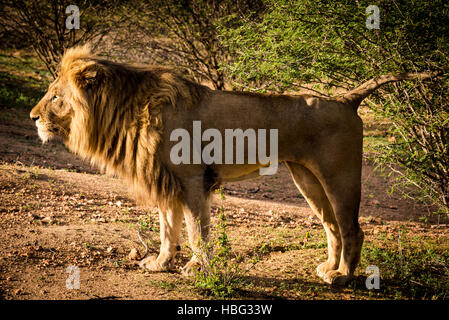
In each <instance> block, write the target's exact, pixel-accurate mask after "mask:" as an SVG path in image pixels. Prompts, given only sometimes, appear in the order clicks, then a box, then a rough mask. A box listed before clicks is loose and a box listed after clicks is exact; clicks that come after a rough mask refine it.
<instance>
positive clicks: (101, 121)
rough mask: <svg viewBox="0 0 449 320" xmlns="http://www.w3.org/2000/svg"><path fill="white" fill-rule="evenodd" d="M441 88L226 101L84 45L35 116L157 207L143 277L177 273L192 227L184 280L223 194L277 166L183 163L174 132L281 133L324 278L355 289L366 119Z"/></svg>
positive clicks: (45, 132) (71, 52) (49, 133)
mask: <svg viewBox="0 0 449 320" xmlns="http://www.w3.org/2000/svg"><path fill="white" fill-rule="evenodd" d="M429 77H430V75H429V74H426V73H423V74H412V73H401V74H397V75H384V76H380V77H378V78H375V79H372V80H369V81H367V82H365V83H364V84H362V85H361V86H359V87H358V88H356V89H354V90H351V91H349V92H347V93H346V94H344V95H341V96H338V97H334V98H324V97H318V96H314V95H282V94H257V93H248V92H233V91H216V90H212V89H210V88H208V87H206V86H203V85H200V84H198V83H195V82H193V81H191V80H189V79H187V78H185V77H183V76H182V75H181V74H180V73H178V72H176V71H175V70H173V69H172V68H168V67H162V66H135V65H129V64H123V63H117V62H112V61H108V60H106V59H104V58H102V57H99V56H97V55H95V54H94V53H93V52H91V50H90V48H89V46H81V47H74V48H71V49H68V50H67V51H66V53H65V54H64V55H63V57H62V60H61V63H60V67H59V73H58V77H57V78H56V80H55V81H54V82H53V83H52V84H50V86H49V88H48V91H47V93H46V94H45V95H44V97H43V98H42V99H41V100H40V102H39V103H38V104H37V105H36V106H35V107H34V108H33V109H32V111H31V113H30V117H31V119H32V120H33V121H34V122H35V123H36V126H37V129H38V134H39V136H40V138H41V140H42V141H43V142H46V141H47V140H49V139H52V138H55V137H60V138H62V140H63V142H64V144H65V145H66V146H67V147H68V149H69V150H71V151H72V152H74V153H75V154H77V155H79V156H81V157H82V158H84V159H89V160H90V161H91V162H92V163H93V164H95V165H97V166H99V167H100V168H102V169H104V170H105V171H106V172H109V173H112V174H114V175H117V176H119V177H121V178H122V179H123V180H124V181H126V182H127V183H128V184H129V185H130V187H131V190H132V192H133V194H134V195H135V196H136V197H137V198H138V199H141V200H144V201H147V202H148V203H154V204H156V205H157V207H158V208H159V218H160V240H161V245H160V252H159V254H158V255H157V256H149V257H147V258H145V259H143V260H142V261H140V263H139V264H140V266H141V267H142V268H146V269H148V270H150V271H155V272H156V271H168V270H170V269H173V267H174V260H175V257H176V255H177V253H178V252H179V251H180V250H181V247H180V232H181V228H182V221H183V218H184V219H185V221H186V227H187V233H188V240H189V243H190V246H191V248H192V251H193V256H192V258H191V260H190V261H189V262H188V263H187V264H186V265H185V266H184V267H183V268H182V272H183V273H184V274H192V273H194V272H196V270H197V268H198V264H199V257H201V256H202V255H203V254H204V252H202V251H203V250H205V249H203V248H204V247H205V246H200V245H199V243H200V241H199V240H201V241H202V243H206V242H207V241H208V239H209V229H210V202H211V194H212V191H213V190H214V189H215V188H217V187H218V186H220V185H221V184H223V183H225V182H228V181H238V180H243V179H248V178H253V177H255V176H258V175H259V174H260V173H259V171H258V170H259V169H260V168H261V167H264V166H267V163H259V162H257V163H246V162H245V163H243V164H226V163H225V164H223V163H212V164H210V163H209V164H206V163H204V162H201V163H199V164H198V163H196V164H189V163H181V164H174V163H173V161H171V159H170V151H171V149H172V147H173V146H174V144H175V142H174V141H172V140H171V139H170V135H171V132H172V131H173V130H175V129H176V128H184V129H185V130H187V131H188V132H190V133H192V122H193V121H201V124H202V126H203V127H204V128H214V129H216V130H218V131H219V132H224V131H225V130H226V129H227V128H241V129H243V130H246V129H249V128H259V129H260V128H265V129H274V128H275V129H277V130H278V140H277V146H278V161H279V162H284V163H285V165H286V166H287V168H288V169H289V172H290V174H291V176H292V178H293V181H294V183H295V185H296V186H297V187H298V189H299V190H300V192H301V193H302V194H303V195H304V198H305V199H306V200H307V202H308V204H309V205H310V207H311V209H312V210H313V212H314V213H315V214H316V215H317V216H318V217H319V219H320V220H321V222H322V225H323V227H324V229H325V231H326V235H327V248H328V258H327V260H326V261H325V262H323V263H321V264H320V265H319V266H318V267H317V270H316V271H317V274H318V276H319V277H321V278H322V279H323V280H324V281H325V282H326V283H329V284H337V285H344V284H345V283H347V282H348V281H349V280H351V279H353V277H354V271H355V269H356V266H357V264H358V262H359V258H360V253H361V248H362V244H363V238H364V233H363V231H362V230H361V228H360V226H359V223H358V214H359V205H360V198H361V168H362V139H363V134H362V120H361V119H360V117H359V116H358V115H357V108H358V106H359V105H360V103H361V102H362V101H363V99H364V98H365V97H367V96H368V95H369V94H371V93H372V92H374V91H375V90H376V89H377V88H379V87H380V86H381V85H383V84H386V83H389V82H393V81H399V80H413V79H416V78H421V79H427V78H429ZM245 148H248V146H246V147H245Z"/></svg>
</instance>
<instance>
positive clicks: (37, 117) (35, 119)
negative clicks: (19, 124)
mask: <svg viewBox="0 0 449 320" xmlns="http://www.w3.org/2000/svg"><path fill="white" fill-rule="evenodd" d="M30 117H31V120H33V121H34V122H36V121H37V120H39V116H34V117H33V115H31V114H30Z"/></svg>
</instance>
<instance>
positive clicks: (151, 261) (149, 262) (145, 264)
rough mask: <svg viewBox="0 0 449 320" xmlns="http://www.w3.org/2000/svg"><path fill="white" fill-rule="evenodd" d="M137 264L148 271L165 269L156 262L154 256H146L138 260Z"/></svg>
mask: <svg viewBox="0 0 449 320" xmlns="http://www.w3.org/2000/svg"><path fill="white" fill-rule="evenodd" d="M139 266H140V267H141V268H143V269H146V270H149V271H154V272H157V271H165V268H163V267H162V266H161V265H160V264H159V263H158V262H157V257H156V256H150V257H147V258H145V259H143V260H141V261H140V262H139Z"/></svg>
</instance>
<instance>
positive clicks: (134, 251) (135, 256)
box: [128, 248, 140, 260]
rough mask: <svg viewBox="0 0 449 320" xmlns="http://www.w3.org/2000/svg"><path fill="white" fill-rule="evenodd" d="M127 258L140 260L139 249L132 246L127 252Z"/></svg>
mask: <svg viewBox="0 0 449 320" xmlns="http://www.w3.org/2000/svg"><path fill="white" fill-rule="evenodd" d="M128 259H129V260H140V254H139V251H137V249H136V248H132V249H131V251H130V253H129V254H128Z"/></svg>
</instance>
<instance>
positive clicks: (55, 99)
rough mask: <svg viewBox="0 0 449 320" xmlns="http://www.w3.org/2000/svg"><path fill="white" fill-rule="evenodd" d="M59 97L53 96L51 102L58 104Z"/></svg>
mask: <svg viewBox="0 0 449 320" xmlns="http://www.w3.org/2000/svg"><path fill="white" fill-rule="evenodd" d="M58 99H59V97H58V96H53V98H51V102H56V101H58Z"/></svg>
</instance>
